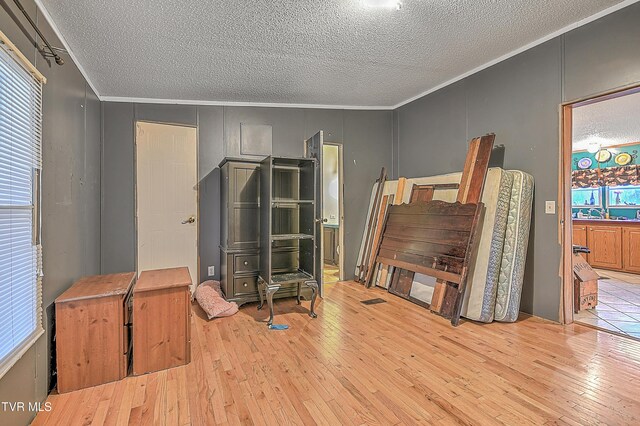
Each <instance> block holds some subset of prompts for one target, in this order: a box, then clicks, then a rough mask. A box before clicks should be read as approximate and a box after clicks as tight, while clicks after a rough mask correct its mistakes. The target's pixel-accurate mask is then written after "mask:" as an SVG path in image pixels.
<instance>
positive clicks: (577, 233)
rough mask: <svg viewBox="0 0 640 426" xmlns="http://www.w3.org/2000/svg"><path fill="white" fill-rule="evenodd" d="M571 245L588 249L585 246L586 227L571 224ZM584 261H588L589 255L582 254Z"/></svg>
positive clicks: (586, 245)
mask: <svg viewBox="0 0 640 426" xmlns="http://www.w3.org/2000/svg"><path fill="white" fill-rule="evenodd" d="M573 245H576V246H583V247H588V244H587V225H577V224H573ZM582 256H583V257H584V258H585V260H586V261H587V262H588V261H589V254H587V253H583V254H582Z"/></svg>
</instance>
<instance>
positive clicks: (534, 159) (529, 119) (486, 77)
mask: <svg viewBox="0 0 640 426" xmlns="http://www.w3.org/2000/svg"><path fill="white" fill-rule="evenodd" d="M638 21H640V4H635V5H632V6H629V7H627V8H625V9H623V10H621V11H619V12H617V13H615V14H612V15H609V16H606V17H604V18H602V19H599V20H597V21H595V22H593V23H590V24H588V25H586V26H583V27H580V28H578V29H576V30H573V31H571V32H569V33H567V34H565V35H563V36H560V37H557V38H555V39H553V40H550V41H548V42H546V43H544V44H542V45H540V46H537V47H535V48H532V49H530V50H528V51H526V52H523V53H521V54H519V55H517V56H515V57H513V58H510V59H508V60H506V61H504V62H501V63H499V64H497V65H494V66H492V67H490V68H488V69H486V70H483V71H481V72H478V73H476V74H474V75H472V76H469V77H467V78H465V79H463V80H461V81H459V82H457V83H454V84H452V85H450V86H447V87H445V88H443V89H441V90H439V91H437V92H434V93H432V94H429V95H427V96H425V97H422V98H420V99H418V100H416V101H414V102H412V103H410V104H407V105H405V106H403V107H401V108H398V109H397V110H396V111H394V137H393V150H394V166H395V167H396V173H397V174H398V175H401V176H407V177H415V176H428V175H433V174H438V173H445V172H450V171H453V170H461V169H462V167H463V162H464V157H465V153H466V148H467V142H468V140H469V139H470V138H472V137H474V136H480V135H483V134H485V133H487V132H495V133H496V144H504V145H505V159H504V167H505V168H508V169H519V170H523V171H526V172H528V173H530V174H532V175H533V176H534V178H535V185H536V189H535V200H534V214H533V222H532V228H531V236H530V242H529V250H528V256H527V263H526V272H525V283H524V289H523V295H522V306H521V308H522V310H523V311H525V312H529V313H532V314H534V315H538V316H541V317H544V318H548V319H552V320H558V313H559V306H560V294H561V288H560V287H561V283H560V278H559V275H558V271H559V260H560V245H559V244H558V218H557V216H555V215H546V214H545V213H544V202H545V200H554V201H556V202H557V201H558V162H559V105H560V104H561V103H562V102H565V101H572V100H576V99H579V98H584V97H588V96H592V95H594V94H598V93H602V92H603V91H608V90H611V89H614V88H618V87H624V86H628V85H631V84H637V83H638V82H640V55H638V50H637V46H638V45H640V27H639V26H638V25H637V22H638Z"/></svg>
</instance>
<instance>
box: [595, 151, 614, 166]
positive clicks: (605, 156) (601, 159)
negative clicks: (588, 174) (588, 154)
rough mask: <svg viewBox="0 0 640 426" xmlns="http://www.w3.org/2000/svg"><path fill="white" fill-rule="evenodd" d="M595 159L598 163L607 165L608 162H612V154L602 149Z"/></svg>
mask: <svg viewBox="0 0 640 426" xmlns="http://www.w3.org/2000/svg"><path fill="white" fill-rule="evenodd" d="M595 157H596V160H597V161H598V163H606V162H607V161H609V160H611V153H610V152H609V151H607V150H606V149H601V150H600V151H598V152H596V156H595Z"/></svg>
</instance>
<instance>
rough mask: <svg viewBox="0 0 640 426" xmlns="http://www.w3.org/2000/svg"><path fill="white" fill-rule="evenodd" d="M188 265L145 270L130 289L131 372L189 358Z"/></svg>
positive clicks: (164, 365)
mask: <svg viewBox="0 0 640 426" xmlns="http://www.w3.org/2000/svg"><path fill="white" fill-rule="evenodd" d="M190 286H191V276H190V275H189V269H188V268H171V269H158V270H153V271H144V272H142V273H141V274H140V278H139V279H138V282H137V283H136V285H135V287H134V289H133V321H132V324H133V374H134V375H139V374H145V373H150V372H153V371H158V370H164V369H166V368H172V367H177V366H179V365H184V364H188V363H189V361H190V360H191V293H190V291H189V287H190Z"/></svg>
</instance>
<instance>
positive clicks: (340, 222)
mask: <svg viewBox="0 0 640 426" xmlns="http://www.w3.org/2000/svg"><path fill="white" fill-rule="evenodd" d="M323 145H330V146H336V147H338V249H339V251H338V268H339V269H340V281H344V158H343V146H342V143H339V142H323ZM323 244H324V240H323ZM323 249H324V247H323ZM323 267H324V265H323Z"/></svg>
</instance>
